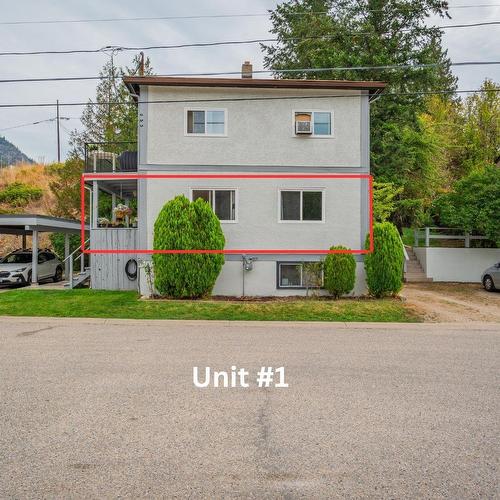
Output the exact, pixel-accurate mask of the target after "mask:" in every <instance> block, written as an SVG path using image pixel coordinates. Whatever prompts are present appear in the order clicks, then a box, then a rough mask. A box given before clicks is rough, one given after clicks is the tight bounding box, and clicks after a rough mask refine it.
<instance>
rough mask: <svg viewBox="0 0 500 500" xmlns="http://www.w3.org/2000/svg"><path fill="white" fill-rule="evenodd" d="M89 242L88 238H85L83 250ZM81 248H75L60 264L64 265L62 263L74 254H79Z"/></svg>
mask: <svg viewBox="0 0 500 500" xmlns="http://www.w3.org/2000/svg"><path fill="white" fill-rule="evenodd" d="M89 241H90V238H87V239H86V240H85V241H84V242H83V248H85V245H86V244H87V243H88V242H89ZM81 249H82V247H81V246H79V247H77V248H75V249H74V250H73V251H72V252H71V253H70V254H69V255H68V256H67V257H66V258H65V259H64V260H63V261H62V262H63V264H64V262H66V261H67V260H68V259H69V258H70V257H72V256H73V255H74V254H75V253H76V252H79V251H81Z"/></svg>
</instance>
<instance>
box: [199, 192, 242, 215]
mask: <svg viewBox="0 0 500 500" xmlns="http://www.w3.org/2000/svg"><path fill="white" fill-rule="evenodd" d="M198 198H201V199H202V200H205V201H206V202H207V203H209V204H210V206H211V207H212V210H213V211H214V212H215V215H217V217H218V218H219V220H220V221H221V222H236V190H235V189H193V190H192V191H191V199H192V201H195V200H197V199H198Z"/></svg>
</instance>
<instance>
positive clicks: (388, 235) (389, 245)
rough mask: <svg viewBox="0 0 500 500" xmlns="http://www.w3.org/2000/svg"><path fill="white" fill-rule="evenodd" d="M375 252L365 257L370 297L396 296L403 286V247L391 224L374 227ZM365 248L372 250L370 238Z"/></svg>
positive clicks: (384, 223) (375, 225) (386, 223)
mask: <svg viewBox="0 0 500 500" xmlns="http://www.w3.org/2000/svg"><path fill="white" fill-rule="evenodd" d="M373 242H374V251H373V253H371V254H367V255H365V270H366V283H367V285H368V290H369V292H370V295H373V296H374V297H383V296H384V295H396V294H397V293H398V292H399V291H400V290H401V288H402V286H403V261H404V254H403V245H402V243H401V239H400V237H399V233H398V230H397V228H396V226H395V225H394V224H391V223H390V222H382V223H379V224H374V226H373ZM365 248H367V249H369V248H370V240H369V236H367V237H366V246H365Z"/></svg>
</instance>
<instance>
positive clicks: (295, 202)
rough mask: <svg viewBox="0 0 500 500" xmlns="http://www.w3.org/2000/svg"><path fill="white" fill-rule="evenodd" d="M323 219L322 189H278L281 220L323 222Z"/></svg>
mask: <svg viewBox="0 0 500 500" xmlns="http://www.w3.org/2000/svg"><path fill="white" fill-rule="evenodd" d="M324 219H325V217H324V194H323V191H319V190H314V189H311V190H309V189H308V190H300V189H297V190H293V191H292V190H290V191H287V190H282V191H280V221H281V222H323V221H324Z"/></svg>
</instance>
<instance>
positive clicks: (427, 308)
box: [402, 283, 500, 323]
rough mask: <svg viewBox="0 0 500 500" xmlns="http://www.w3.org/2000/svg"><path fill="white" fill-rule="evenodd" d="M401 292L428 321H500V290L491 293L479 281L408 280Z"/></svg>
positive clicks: (407, 301) (410, 305) (408, 303)
mask: <svg viewBox="0 0 500 500" xmlns="http://www.w3.org/2000/svg"><path fill="white" fill-rule="evenodd" d="M402 294H403V295H404V297H406V304H407V305H408V306H409V307H411V308H413V309H414V310H415V311H416V312H417V313H418V314H421V315H422V316H423V317H424V319H425V320H426V321H430V322H467V321H493V322H499V323H500V293H488V292H486V291H485V290H484V289H483V287H482V286H481V285H480V284H464V283H408V284H406V285H405V287H404V290H403V292H402Z"/></svg>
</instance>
